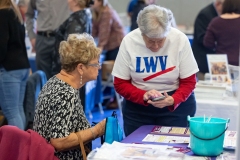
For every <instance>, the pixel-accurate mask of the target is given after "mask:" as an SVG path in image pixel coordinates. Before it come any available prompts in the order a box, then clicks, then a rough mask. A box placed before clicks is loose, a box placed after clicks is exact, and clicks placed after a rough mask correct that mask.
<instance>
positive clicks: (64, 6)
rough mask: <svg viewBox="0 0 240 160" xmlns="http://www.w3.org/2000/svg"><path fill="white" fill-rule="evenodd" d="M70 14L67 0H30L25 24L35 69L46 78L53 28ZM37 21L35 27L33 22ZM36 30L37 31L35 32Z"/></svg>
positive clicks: (49, 70)
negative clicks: (34, 57) (34, 53)
mask: <svg viewBox="0 0 240 160" xmlns="http://www.w3.org/2000/svg"><path fill="white" fill-rule="evenodd" d="M69 15H70V10H69V7H68V2H67V0H30V1H29V5H28V10H27V13H26V24H27V31H28V36H29V39H30V42H31V44H32V52H36V67H37V70H42V71H43V72H44V73H45V74H46V76H47V79H49V78H50V77H51V76H52V57H53V52H54V45H55V34H54V30H55V29H57V28H58V27H59V26H60V24H62V23H63V22H64V21H65V20H66V19H67V18H68V17H69ZM35 20H36V21H37V28H36V29H35V28H34V24H35V23H34V22H35ZM36 30H37V32H35V31H36Z"/></svg>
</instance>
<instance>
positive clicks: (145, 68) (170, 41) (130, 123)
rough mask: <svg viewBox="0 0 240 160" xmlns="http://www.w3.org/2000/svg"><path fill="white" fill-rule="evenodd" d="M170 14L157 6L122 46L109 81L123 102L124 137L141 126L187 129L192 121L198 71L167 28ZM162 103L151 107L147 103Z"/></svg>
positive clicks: (181, 37)
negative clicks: (154, 99) (188, 123)
mask: <svg viewBox="0 0 240 160" xmlns="http://www.w3.org/2000/svg"><path fill="white" fill-rule="evenodd" d="M170 13H171V12H170V10H168V9H166V8H164V7H160V6H157V5H149V6H147V7H145V8H144V9H143V10H142V11H141V12H140V13H139V15H138V18H137V23H138V26H139V28H138V29H136V30H134V31H132V32H130V33H129V34H128V35H126V36H125V37H124V39H123V41H122V43H121V46H120V49H119V53H118V56H117V58H116V61H115V64H114V67H113V71H112V75H113V76H114V87H115V90H116V91H117V92H118V93H119V94H120V95H122V96H123V97H124V99H125V100H124V102H123V109H122V111H123V120H124V131H125V135H126V136H128V135H129V134H131V133H132V132H133V131H134V130H136V129H137V128H138V127H140V126H142V125H150V124H151V125H164V126H179V127H187V116H188V115H190V116H194V114H195V112H196V101H195V96H194V93H193V89H194V88H195V85H196V73H197V72H198V66H197V63H196V60H195V58H194V56H193V53H192V50H191V46H190V42H189V40H188V38H187V36H186V35H185V34H184V33H182V32H180V31H179V30H177V29H175V28H172V27H171V20H172V14H170ZM161 95H164V96H165V97H166V98H165V99H163V100H160V101H156V102H153V101H152V100H151V99H153V98H155V97H158V96H161Z"/></svg>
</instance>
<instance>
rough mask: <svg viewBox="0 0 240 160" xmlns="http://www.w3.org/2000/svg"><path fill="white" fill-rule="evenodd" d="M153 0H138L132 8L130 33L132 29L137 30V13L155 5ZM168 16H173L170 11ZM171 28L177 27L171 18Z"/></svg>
mask: <svg viewBox="0 0 240 160" xmlns="http://www.w3.org/2000/svg"><path fill="white" fill-rule="evenodd" d="M155 2H156V1H155V0H138V1H137V3H135V5H134V6H133V9H132V13H131V26H130V31H133V30H134V29H137V28H138V25H137V16H138V13H139V12H140V11H141V10H142V9H143V8H144V7H146V6H147V5H150V4H155ZM169 14H171V15H173V13H172V11H170V10H169ZM171 25H172V27H175V28H176V27H177V24H176V21H175V18H174V16H173V18H172V23H171Z"/></svg>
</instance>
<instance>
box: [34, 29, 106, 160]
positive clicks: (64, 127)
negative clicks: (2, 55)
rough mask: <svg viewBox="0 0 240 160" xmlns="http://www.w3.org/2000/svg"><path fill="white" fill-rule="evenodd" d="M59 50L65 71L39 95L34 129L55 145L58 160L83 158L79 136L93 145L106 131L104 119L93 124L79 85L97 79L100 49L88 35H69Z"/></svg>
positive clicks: (99, 66) (52, 80)
mask: <svg viewBox="0 0 240 160" xmlns="http://www.w3.org/2000/svg"><path fill="white" fill-rule="evenodd" d="M59 53H60V61H61V65H62V70H61V71H60V73H58V74H57V75H55V76H53V77H52V78H50V79H49V80H48V82H47V83H46V84H45V86H44V87H43V88H42V91H41V92H40V94H39V97H38V101H37V105H36V111H35V117H34V122H33V130H34V131H36V132H38V133H39V134H40V135H41V136H42V137H44V138H45V139H46V140H47V141H48V142H50V143H51V144H52V145H53V147H54V148H55V150H56V153H55V154H56V156H57V157H58V158H59V159H64V160H65V159H67V160H72V159H83V154H82V153H81V150H80V148H79V139H78V137H81V139H82V141H83V143H84V144H86V145H87V146H88V147H89V148H90V147H91V143H89V142H91V141H92V140H94V139H95V138H97V137H99V136H102V135H103V134H104V132H105V120H102V121H101V122H100V123H98V124H97V125H95V126H94V127H91V126H90V124H89V122H88V121H87V119H86V117H85V114H84V111H83V106H82V105H81V99H80V98H79V88H81V87H82V86H83V85H84V84H85V83H87V82H88V81H91V80H95V79H97V76H98V70H99V69H100V68H101V65H100V64H99V56H100V49H99V48H97V47H96V45H95V43H94V40H93V38H92V36H90V35H89V34H87V33H83V34H70V35H69V36H68V39H67V41H62V42H61V43H60V48H59Z"/></svg>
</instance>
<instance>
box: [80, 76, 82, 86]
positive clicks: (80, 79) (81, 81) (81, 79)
mask: <svg viewBox="0 0 240 160" xmlns="http://www.w3.org/2000/svg"><path fill="white" fill-rule="evenodd" d="M80 84H82V75H81V77H80Z"/></svg>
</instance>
